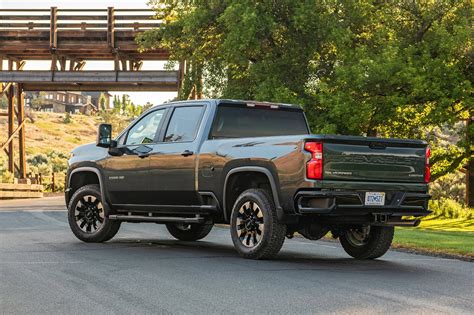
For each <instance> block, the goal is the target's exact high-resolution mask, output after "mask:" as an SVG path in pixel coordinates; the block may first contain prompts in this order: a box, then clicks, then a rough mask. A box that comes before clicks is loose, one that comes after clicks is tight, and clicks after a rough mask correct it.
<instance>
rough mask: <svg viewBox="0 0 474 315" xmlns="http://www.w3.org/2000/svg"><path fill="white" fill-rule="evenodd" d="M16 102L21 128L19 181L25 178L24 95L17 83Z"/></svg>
mask: <svg viewBox="0 0 474 315" xmlns="http://www.w3.org/2000/svg"><path fill="white" fill-rule="evenodd" d="M16 100H17V113H18V114H17V119H18V126H22V127H21V128H20V130H19V131H18V132H19V133H18V147H19V158H20V174H19V177H20V178H21V179H23V178H26V158H25V125H24V124H23V122H24V120H25V95H24V94H23V84H21V83H18V84H17V88H16Z"/></svg>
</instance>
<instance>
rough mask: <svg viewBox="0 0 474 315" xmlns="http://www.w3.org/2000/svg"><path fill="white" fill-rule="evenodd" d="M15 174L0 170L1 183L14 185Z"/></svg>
mask: <svg viewBox="0 0 474 315" xmlns="http://www.w3.org/2000/svg"><path fill="white" fill-rule="evenodd" d="M13 179H14V176H13V173H12V172H9V171H6V170H0V183H8V184H12V183H13Z"/></svg>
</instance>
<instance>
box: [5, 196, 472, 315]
mask: <svg viewBox="0 0 474 315" xmlns="http://www.w3.org/2000/svg"><path fill="white" fill-rule="evenodd" d="M51 200H53V199H51ZM43 201H44V200H43ZM30 202H31V201H30ZM58 203H59V201H58ZM20 204H21V205H22V206H27V205H28V203H27V202H21V203H19V204H17V206H12V205H10V208H9V209H7V208H8V205H6V204H4V203H3V201H0V208H1V209H2V210H1V211H0V313H5V314H16V313H23V314H25V313H33V314H57V313H63V314H66V313H67V314H79V313H80V314H87V313H93V314H107V313H127V314H130V313H133V314H145V313H150V314H151V313H201V314H209V313H226V314H245V313H254V314H257V313H286V314H297V313H305V314H307V313H328V312H333V313H364V314H368V313H386V312H396V313H426V314H432V313H450V314H452V313H465V314H467V313H471V314H472V312H473V310H474V302H473V297H474V264H473V263H469V262H464V261H458V260H453V259H443V258H436V257H428V256H422V255H414V254H408V253H402V252H396V251H390V252H389V253H388V254H387V255H385V256H384V257H383V259H380V260H376V261H357V260H354V259H351V258H349V257H348V256H347V255H346V254H345V253H344V251H343V250H342V248H341V247H340V246H339V245H338V243H331V242H323V241H317V242H311V241H307V240H304V239H300V238H295V239H292V240H287V241H286V243H285V246H284V248H283V250H282V252H281V253H280V255H279V256H278V259H276V260H273V261H252V260H245V259H242V258H240V257H238V255H237V254H236V252H235V251H234V249H233V247H232V244H231V240H230V236H229V232H228V230H227V229H226V228H222V227H216V228H214V229H213V231H212V232H211V234H210V235H209V236H208V237H207V238H206V239H204V240H203V241H199V242H180V241H176V240H174V239H172V238H171V237H170V236H169V235H168V233H167V232H166V230H165V228H164V227H163V226H161V225H156V224H123V225H122V229H121V230H120V232H119V233H118V235H117V236H116V237H115V238H114V239H113V240H112V241H110V242H108V243H104V244H86V243H82V242H80V241H78V240H77V239H76V238H75V237H74V236H73V235H72V233H71V232H70V231H69V227H68V224H67V221H66V212H65V211H44V210H42V209H44V208H45V207H46V208H47V206H48V205H47V204H45V203H43V204H41V202H40V204H36V206H35V205H31V204H30V208H22V209H20V208H21V207H22V206H20ZM56 206H57V208H58V209H61V204H58V205H56ZM56 206H55V207H56ZM19 207H20V208H19ZM51 208H54V207H51ZM31 209H32V210H34V211H18V210H31ZM62 209H64V206H62Z"/></svg>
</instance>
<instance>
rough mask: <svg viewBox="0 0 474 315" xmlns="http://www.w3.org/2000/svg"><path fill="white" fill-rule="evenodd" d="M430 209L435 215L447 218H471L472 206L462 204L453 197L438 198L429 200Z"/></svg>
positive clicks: (473, 213) (473, 212) (473, 210)
mask: <svg viewBox="0 0 474 315" xmlns="http://www.w3.org/2000/svg"><path fill="white" fill-rule="evenodd" d="M429 209H430V210H432V211H433V212H434V213H433V214H434V215H435V216H441V217H445V218H449V219H473V218H474V208H469V207H466V206H463V205H462V204H461V203H459V202H457V201H456V200H453V199H448V198H440V199H438V200H431V201H430V207H429Z"/></svg>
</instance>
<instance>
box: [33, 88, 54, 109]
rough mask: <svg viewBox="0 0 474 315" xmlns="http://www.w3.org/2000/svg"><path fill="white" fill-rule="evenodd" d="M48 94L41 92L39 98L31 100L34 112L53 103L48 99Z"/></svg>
mask: <svg viewBox="0 0 474 315" xmlns="http://www.w3.org/2000/svg"><path fill="white" fill-rule="evenodd" d="M46 94H47V93H46V92H39V95H38V97H34V98H33V99H32V100H31V108H32V109H34V110H39V109H40V108H41V105H44V104H48V103H51V101H50V100H48V99H47V98H46Z"/></svg>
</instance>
